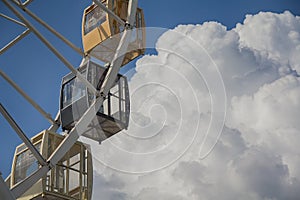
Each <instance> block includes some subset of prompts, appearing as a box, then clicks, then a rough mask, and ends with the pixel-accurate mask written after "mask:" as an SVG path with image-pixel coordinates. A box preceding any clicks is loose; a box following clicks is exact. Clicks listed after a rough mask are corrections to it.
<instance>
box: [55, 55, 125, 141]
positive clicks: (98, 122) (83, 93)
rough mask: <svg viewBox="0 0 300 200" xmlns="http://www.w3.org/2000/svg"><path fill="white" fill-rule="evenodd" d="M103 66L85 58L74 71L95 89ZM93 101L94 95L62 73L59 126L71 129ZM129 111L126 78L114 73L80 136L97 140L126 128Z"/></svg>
mask: <svg viewBox="0 0 300 200" xmlns="http://www.w3.org/2000/svg"><path fill="white" fill-rule="evenodd" d="M106 69H107V68H104V67H102V66H100V65H99V64H96V63H95V62H92V61H90V60H88V61H87V63H85V64H84V65H82V66H81V67H80V68H79V69H78V70H79V71H80V72H81V73H82V75H84V77H85V78H86V79H87V80H88V81H89V82H90V83H91V84H93V85H94V87H95V88H97V87H98V84H99V83H101V82H102V80H103V78H104V76H105V74H106ZM94 100H95V96H94V95H93V94H92V93H91V92H90V91H89V89H88V88H87V87H86V86H85V85H84V84H83V83H82V82H81V81H80V80H79V79H78V78H77V77H75V76H74V75H73V74H72V73H70V74H68V75H66V76H65V77H64V78H63V80H62V87H61V99H60V116H61V124H62V129H63V130H67V131H68V130H71V129H72V128H73V127H74V125H75V123H76V122H77V121H78V120H79V119H80V118H81V117H82V116H83V115H84V113H85V111H86V110H87V109H88V108H89V107H90V105H91V104H92V103H93V101H94ZM129 114H130V100H129V89H128V83H127V78H126V77H125V76H122V75H121V74H118V76H117V79H116V81H115V83H114V85H113V87H112V88H111V89H110V91H109V93H108V95H107V97H106V98H105V100H104V101H103V104H102V106H101V108H100V110H99V111H98V112H97V114H96V117H95V118H94V119H93V121H92V123H91V124H90V125H89V126H88V129H87V130H86V131H85V132H84V133H83V134H82V135H83V136H85V137H87V138H90V139H92V140H96V141H98V142H99V143H101V141H103V140H105V139H107V138H109V137H111V136H112V135H114V134H116V133H118V132H119V131H121V130H123V129H127V127H128V122H129Z"/></svg>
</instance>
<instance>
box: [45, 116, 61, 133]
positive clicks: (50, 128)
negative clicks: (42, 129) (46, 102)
mask: <svg viewBox="0 0 300 200" xmlns="http://www.w3.org/2000/svg"><path fill="white" fill-rule="evenodd" d="M59 118H60V111H58V112H57V114H56V117H55V119H54V120H55V122H56V123H55V124H52V125H51V126H50V127H49V128H48V131H51V132H56V131H57V129H58V128H59V126H60V121H59Z"/></svg>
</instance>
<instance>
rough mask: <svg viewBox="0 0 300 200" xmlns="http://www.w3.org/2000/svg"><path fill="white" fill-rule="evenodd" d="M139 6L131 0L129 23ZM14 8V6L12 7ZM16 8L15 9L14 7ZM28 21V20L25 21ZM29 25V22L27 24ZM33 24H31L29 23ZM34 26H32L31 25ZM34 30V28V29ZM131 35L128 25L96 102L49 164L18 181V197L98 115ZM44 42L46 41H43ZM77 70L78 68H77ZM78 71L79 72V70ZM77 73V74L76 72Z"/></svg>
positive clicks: (15, 188) (16, 191) (61, 155)
mask: <svg viewBox="0 0 300 200" xmlns="http://www.w3.org/2000/svg"><path fill="white" fill-rule="evenodd" d="M2 1H4V2H5V3H6V4H7V5H8V7H11V6H10V5H9V4H8V3H7V1H6V0H2ZM136 8H137V0H129V6H128V13H129V15H128V20H127V21H128V23H129V24H134V23H133V22H134V19H135V18H134V17H132V16H135V14H136ZM11 9H12V8H11ZM12 10H14V9H12ZM15 14H16V15H17V14H18V15H17V16H18V17H19V18H20V17H21V19H22V16H21V15H20V14H19V13H17V12H16V13H15ZM24 22H26V23H27V21H24ZM26 23H25V24H26ZM26 25H27V26H28V24H26ZM29 25H31V24H29ZM29 27H30V28H32V26H29ZM33 30H34V29H33ZM34 33H35V34H36V35H39V33H38V32H37V31H36V30H35V31H34ZM38 37H39V38H40V39H41V40H42V41H43V40H44V39H43V38H41V36H38ZM130 37H131V29H130V27H129V26H127V27H126V29H125V31H124V34H123V35H122V38H121V40H120V43H119V45H118V48H117V51H116V54H115V56H114V59H113V61H112V63H111V66H110V68H109V71H108V73H107V74H106V78H105V82H104V84H103V85H102V88H101V93H100V96H96V99H95V101H94V103H93V104H92V105H91V106H90V107H89V108H88V109H87V111H86V112H85V113H84V115H83V116H82V117H81V118H80V119H79V121H78V122H77V123H76V124H75V126H74V127H73V128H72V129H71V131H70V132H69V134H68V135H67V136H66V137H65V138H64V140H63V141H62V142H61V143H60V145H59V146H58V148H57V149H56V150H55V151H54V152H53V153H52V155H51V156H50V157H49V158H48V160H47V165H45V166H42V167H41V168H39V169H38V170H37V171H36V172H34V173H33V174H32V175H30V176H29V177H27V178H26V179H24V180H23V181H22V182H20V183H18V184H17V185H16V186H14V187H13V188H11V192H12V193H13V194H14V196H15V197H16V198H18V197H20V196H21V195H22V194H23V193H24V192H26V191H27V190H28V189H29V188H30V187H31V186H32V185H33V184H35V183H36V182H37V181H38V180H39V179H40V178H41V177H43V176H44V175H45V174H47V172H48V171H49V170H51V168H53V167H54V166H55V165H56V164H57V163H58V161H59V160H60V159H61V158H62V157H63V156H64V155H65V154H66V153H67V152H68V151H69V150H70V148H71V147H72V146H73V145H74V144H75V142H76V141H77V140H78V138H79V137H80V136H81V135H82V134H83V133H84V131H85V130H86V128H87V127H88V125H89V124H90V123H91V121H92V120H93V118H94V117H95V116H96V113H97V112H98V110H99V109H100V106H101V105H102V103H103V100H104V98H105V96H107V95H108V92H109V90H110V89H111V87H112V86H113V84H114V81H115V80H116V78H117V74H118V72H119V70H120V66H121V64H122V62H123V59H124V56H125V53H126V51H127V48H128V45H129V41H130ZM43 42H44V41H43ZM76 71H77V70H76ZM77 73H79V72H78V71H77ZM75 75H77V74H75Z"/></svg>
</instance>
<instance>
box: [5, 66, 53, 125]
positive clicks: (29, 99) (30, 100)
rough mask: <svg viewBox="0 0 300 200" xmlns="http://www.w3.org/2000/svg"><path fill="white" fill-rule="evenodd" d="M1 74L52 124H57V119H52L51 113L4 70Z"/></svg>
mask: <svg viewBox="0 0 300 200" xmlns="http://www.w3.org/2000/svg"><path fill="white" fill-rule="evenodd" d="M0 75H1V76H2V77H3V78H4V79H5V80H6V81H7V82H8V83H9V84H10V85H11V86H12V87H13V88H14V89H15V90H17V92H19V93H20V94H21V95H22V96H23V97H24V98H25V99H26V100H27V101H28V102H29V103H30V104H31V105H32V106H33V107H34V108H35V109H36V110H37V111H39V112H40V113H41V114H42V115H43V116H44V117H45V118H46V119H47V120H48V121H49V122H50V123H51V124H56V122H55V120H54V119H52V117H51V115H50V114H49V113H47V112H46V111H44V110H43V109H42V108H41V107H40V106H39V105H38V104H37V103H35V102H34V101H33V99H31V98H30V97H29V96H28V95H27V94H26V93H25V92H24V91H23V90H22V89H21V88H20V87H19V86H18V85H17V84H16V83H15V82H13V80H11V79H10V78H9V77H8V76H7V75H6V74H5V73H4V72H3V71H2V70H0Z"/></svg>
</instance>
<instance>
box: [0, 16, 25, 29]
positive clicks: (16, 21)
mask: <svg viewBox="0 0 300 200" xmlns="http://www.w3.org/2000/svg"><path fill="white" fill-rule="evenodd" d="M0 16H1V17H3V18H5V19H7V20H10V21H12V22H14V23H16V24H19V25H21V26H24V27H27V26H26V25H25V24H23V23H22V22H19V21H18V20H15V19H13V18H11V17H8V16H6V15H4V14H2V13H0Z"/></svg>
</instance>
